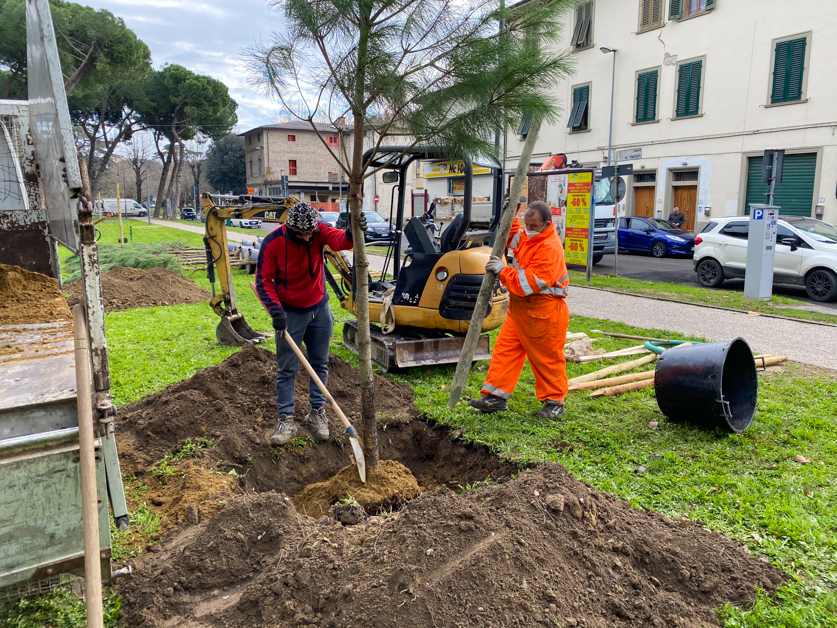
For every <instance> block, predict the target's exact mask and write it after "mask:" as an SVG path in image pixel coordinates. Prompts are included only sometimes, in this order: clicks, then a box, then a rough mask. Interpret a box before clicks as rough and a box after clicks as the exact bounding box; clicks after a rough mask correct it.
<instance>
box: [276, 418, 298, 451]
mask: <svg viewBox="0 0 837 628" xmlns="http://www.w3.org/2000/svg"><path fill="white" fill-rule="evenodd" d="M298 431H299V428H297V426H296V425H294V418H293V416H291V415H290V414H280V415H279V423H277V425H276V430H274V432H273V434H272V435H271V437H270V444H271V445H286V444H287V443H289V442H290V441H291V439H292V438H293V437H294V436H296V433H297V432H298Z"/></svg>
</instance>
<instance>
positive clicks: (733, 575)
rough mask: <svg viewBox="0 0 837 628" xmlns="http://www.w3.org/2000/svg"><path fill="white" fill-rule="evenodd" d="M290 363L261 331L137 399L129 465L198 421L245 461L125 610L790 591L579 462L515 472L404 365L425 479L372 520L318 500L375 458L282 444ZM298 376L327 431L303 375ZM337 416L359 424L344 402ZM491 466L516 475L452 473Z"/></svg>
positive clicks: (348, 370)
mask: <svg viewBox="0 0 837 628" xmlns="http://www.w3.org/2000/svg"><path fill="white" fill-rule="evenodd" d="M275 370H276V364H275V356H274V355H273V354H272V353H270V352H268V351H266V350H263V349H259V348H256V347H252V346H250V347H246V348H244V349H242V350H241V351H239V352H238V353H236V354H235V355H234V356H232V357H230V358H228V359H227V360H226V361H224V362H223V363H221V364H219V365H216V366H213V367H210V368H208V369H204V370H203V371H201V372H199V373H198V374H196V375H195V376H194V377H193V378H191V379H190V380H187V381H184V382H181V383H179V384H177V385H175V386H171V387H169V388H168V389H166V390H165V391H162V392H161V393H158V394H155V395H151V396H149V397H147V398H145V399H143V400H141V401H139V402H137V403H135V404H132V405H131V406H129V407H128V408H126V409H124V410H123V411H122V412H121V414H120V418H119V419H118V421H119V437H120V450H121V452H122V456H121V458H122V462H123V470H124V471H126V472H127V473H134V474H138V475H143V474H148V470H149V468H150V466H151V465H152V464H154V462H156V461H157V460H159V459H160V458H161V457H162V456H163V454H164V453H165V452H166V451H175V450H177V449H179V448H180V447H181V446H182V443H183V441H184V439H186V438H192V439H194V438H195V437H198V436H208V437H211V438H215V439H216V440H217V444H216V446H215V447H214V448H213V449H210V450H208V454H207V455H206V456H205V457H204V458H202V459H201V460H202V461H204V462H205V463H206V464H207V465H208V466H214V465H215V464H216V463H218V462H220V463H221V467H222V468H223V469H226V468H227V466H230V467H231V468H235V469H236V470H237V472H238V473H239V475H243V477H241V478H239V486H238V487H237V491H238V493H239V496H238V497H236V498H235V499H233V500H232V501H229V502H227V505H226V506H225V507H224V508H223V509H222V510H221V511H220V512H218V513H217V514H215V515H214V516H212V517H209V516H208V514H207V513H209V512H211V511H210V510H209V509H205V512H204V516H203V521H202V522H201V523H200V524H198V525H195V524H194V522H195V521H196V518H195V517H194V516H193V517H191V523H181V524H180V526H179V527H178V528H177V529H175V530H174V531H172V532H170V533H169V534H168V536H166V537H164V538H163V540H162V542H161V543H160V544H159V545H155V546H152V547H151V548H149V552H148V553H146V554H144V555H141V556H140V557H139V558H138V559H137V560H136V562H135V563H134V568H135V572H134V575H133V576H131V577H130V578H127V579H125V580H122V581H120V582H121V584H120V585H119V592H120V594H121V595H122V617H123V619H122V625H123V626H130V627H131V628H139V627H145V626H148V627H151V626H160V627H163V626H166V627H177V626H183V627H187V626H188V627H190V628H194V627H202V626H213V627H216V626H217V627H221V626H224V627H227V626H229V627H232V628H239V627H240V628H245V627H247V628H249V627H250V626H282V627H284V626H308V627H311V626H317V627H322V626H329V627H335V628H337V627H345V628H350V627H351V628H354V627H357V628H367V627H369V626H375V627H376V628H378V627H389V626H392V627H393V628H395V627H398V628H412V627H416V628H443V627H450V628H454V627H466V626H467V627H471V626H473V627H475V628H476V627H479V628H483V627H491V626H494V627H498V628H499V627H512V626H519V627H521V628H524V627H525V628H529V627H533V626H555V625H560V626H584V627H586V628H609V627H628V626H631V627H633V626H637V627H639V626H652V627H659V628H663V627H669V626H679V627H693V626H694V627H697V626H701V625H707V626H713V625H714V626H717V625H719V624H718V620H717V615H716V612H717V609H718V608H720V607H721V606H722V605H723V604H724V603H733V604H747V603H750V602H752V600H753V599H754V592H755V588H756V586H758V585H760V586H762V587H764V588H765V589H766V590H768V591H773V590H775V588H776V586H778V585H779V584H780V583H781V582H783V581H784V579H785V575H784V574H783V573H782V572H781V571H780V570H778V569H777V568H775V567H773V566H772V565H770V564H768V563H766V562H764V561H762V560H759V559H757V558H754V557H752V556H750V555H749V554H748V553H747V551H746V549H744V548H743V546H741V545H740V544H739V543H737V542H734V541H731V540H728V539H725V538H723V537H721V536H719V535H717V534H715V533H711V532H708V531H706V530H704V529H703V528H701V527H700V526H699V525H698V524H695V523H693V522H690V521H686V520H682V521H672V520H669V519H667V518H665V517H663V516H662V515H659V514H656V513H649V512H645V511H637V510H632V509H631V508H630V507H629V505H628V504H627V503H626V502H622V501H619V500H617V499H616V498H614V497H612V496H609V495H604V494H601V493H597V492H595V491H593V490H592V489H591V488H590V487H589V486H587V485H585V484H583V483H581V482H579V481H577V480H575V479H574V478H573V477H572V476H570V475H569V473H568V472H567V471H566V470H565V469H564V468H563V467H561V466H560V465H557V464H549V465H544V466H542V467H539V468H537V469H535V470H534V471H531V472H526V473H521V474H520V475H518V476H517V477H516V478H515V479H510V476H511V474H512V473H514V472H515V471H516V470H515V469H514V468H513V467H511V466H508V465H505V464H503V463H502V462H501V461H499V460H498V459H497V458H496V457H494V456H492V455H491V454H490V453H489V452H488V451H486V450H485V448H472V447H468V446H466V445H464V444H462V443H461V442H459V441H456V440H455V439H453V438H452V437H451V434H450V433H449V432H448V431H447V430H445V429H443V428H439V427H437V426H433V425H431V424H428V423H426V422H425V421H423V420H421V418H416V417H417V414H418V413H417V411H416V409H415V407H414V406H413V405H412V392H411V391H410V389H409V388H407V387H405V386H403V385H401V384H397V383H394V382H392V381H390V380H388V379H385V378H378V379H377V380H376V387H377V388H376V393H377V394H376V397H377V399H378V401H379V405H380V410H381V412H382V413H383V414H384V415H387V418H385V419H382V426H381V430H380V431H379V434H378V436H379V440H380V444H381V459H382V460H385V461H386V460H398V461H399V462H401V463H402V464H403V465H405V466H406V467H407V468H409V469H410V471H411V472H412V473H413V474H414V475H415V477H416V478H417V479H418V483H419V486H420V487H421V488H422V490H424V491H425V492H424V493H423V494H422V495H420V496H419V497H417V498H415V499H413V500H412V501H409V502H407V503H406V504H405V503H398V504H390V507H389V508H387V510H389V511H393V510H394V511H395V514H392V515H390V516H387V517H383V516H371V517H367V516H366V514H365V513H364V512H362V511H361V512H359V513H358V512H354V513H349V512H346V513H338V512H337V511H338V510H339V509H340V508H342V506H341V507H340V508H335V509H334V512H332V514H333V515H334V516H335V518H337V519H338V521H342V522H344V523H347V524H348V523H356V522H358V521H360V523H358V524H357V525H345V526H344V525H341V524H340V523H338V522H337V521H335V520H334V519H332V518H329V517H325V516H321V517H320V518H318V519H315V518H311V517H307V516H305V515H300V514H299V513H298V512H297V510H295V509H294V504H293V502H292V500H291V498H292V497H295V496H297V494H298V493H299V492H300V491H302V489H304V488H305V487H306V486H308V485H311V484H313V483H315V482H322V481H324V480H328V479H329V478H331V477H332V476H334V475H335V474H337V473H338V471H340V470H341V469H343V470H344V474H347V477H348V476H351V475H352V474H354V473H356V471H355V470H354V467H353V465H350V464H349V458H348V446H347V445H346V444H345V443H344V442H342V441H341V440H339V439H334V438H333V440H331V441H329V442H326V443H320V444H314V441H313V440H310V439H309V440H307V441H299V442H297V443H296V446H286V447H285V448H270V447H268V445H267V437H268V435H269V434H270V432H271V431H272V429H273V427H274V421H275V415H276V408H275V402H274V400H273V396H274V393H273V386H274V383H273V378H274V376H275ZM330 370H331V374H330V378H329V389H330V390H331V392H332V394H333V395H334V396H335V398H336V399H337V400H338V403H340V405H341V407H343V408H344V411H345V412H346V414H347V415H349V416H350V418H353V419H354V418H356V417H357V413H358V411H359V408H360V391H359V388H358V386H357V383H356V382H357V371H356V370H355V369H354V368H353V367H351V366H350V365H349V364H347V363H346V362H344V361H343V360H341V359H339V358H337V357H334V356H332V358H331V361H330ZM296 391H297V413H296V418H297V419H298V420H299V423H298V425H299V426H300V435H302V436H305V437H308V436H309V435H308V433H307V431H306V430H305V428H304V422H303V421H301V418H302V416H303V415H304V414H305V412H306V411H307V409H308V403H307V402H308V399H307V396H308V394H307V393H308V383H307V378H306V377H303V375H302V374H300V375H299V377H298V379H297V384H296ZM384 424H386V429H384V427H383V425H384ZM331 427H332V434H333V435H336V434H341V433H342V429H341V428H339V427H338V424H337V421H336V419H334V418H332V423H331ZM225 465H226V466H225ZM347 465H349V466H347ZM489 476H490V477H492V478H494V480H496V481H497V482H499V484H498V483H494V485H490V486H488V487H487V488H484V489H482V490H478V491H468V492H466V493H464V494H462V493H461V491H459V490H449V489H448V488H445V487H453V488H458V487H459V486H460V485H464V484H466V483H469V484H470V483H473V482H475V481H478V480H485V479H486V478H487V477H489ZM155 480H156V478H154V477H153V476H150V474H148V476H147V481H148V482H149V483H152V482H154V481H155ZM489 484H490V483H489ZM158 499H159V500H160V501H165V496H164V495H163V496H160V497H159V498H158ZM337 499H339V497H337V496H336V495H332V496H329V497H327V498H326V501H332V500H333V501H334V502H336V500H337ZM173 500H174V496H172V501H173ZM178 503H180V504H181V505H183V504H184V502H183V501H182V500H180V501H179V502H178ZM324 503H325V502H324ZM150 506H151V507H154V505H153V504H150ZM199 507H200V505H199V504H197V505H193V508H192V509H191V510H192V512H193V513H194V511H195V508H199ZM178 508H180V506H179V507H178ZM373 512H375V511H374V510H373ZM342 515H346V516H345V517H344V516H342ZM349 515H351V516H349ZM177 519H179V520H185V521H190V517H189V514H188V512H184V513H179V514H177Z"/></svg>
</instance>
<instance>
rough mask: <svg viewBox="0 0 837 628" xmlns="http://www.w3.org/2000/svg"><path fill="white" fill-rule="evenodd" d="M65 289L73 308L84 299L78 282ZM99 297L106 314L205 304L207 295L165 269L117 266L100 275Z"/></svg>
mask: <svg viewBox="0 0 837 628" xmlns="http://www.w3.org/2000/svg"><path fill="white" fill-rule="evenodd" d="M64 290H65V291H66V292H68V293H70V294H71V295H72V296H70V297H67V303H69V304H70V305H71V306H72V305H75V304H76V303H78V302H79V301H81V300H82V299H83V298H84V286H83V285H82V282H81V279H79V280H77V281H74V282H72V283H68V284H67V285H66V286H64ZM102 298H103V300H104V302H105V312H120V311H122V310H128V309H130V308H134V307H154V306H157V305H182V304H184V303H204V302H206V303H208V302H209V299H210V298H212V297H211V295H210V294H209V292H207V291H206V290H204V289H203V288H201V287H200V286H198V285H197V284H195V283H194V282H192V281H189V280H188V279H186V278H185V277H181V276H180V275H178V274H177V273H176V272H174V271H173V270H170V269H168V268H149V269H148V270H143V269H140V268H126V267H124V266H116V267H115V268H112V269H111V270H108V271H105V272H103V273H102Z"/></svg>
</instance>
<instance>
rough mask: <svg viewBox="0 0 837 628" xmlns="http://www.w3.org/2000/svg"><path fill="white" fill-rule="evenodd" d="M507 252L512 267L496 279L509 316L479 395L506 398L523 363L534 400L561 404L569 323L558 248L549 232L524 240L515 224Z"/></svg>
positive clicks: (566, 281)
mask: <svg viewBox="0 0 837 628" xmlns="http://www.w3.org/2000/svg"><path fill="white" fill-rule="evenodd" d="M507 247H508V248H511V249H512V251H513V254H512V255H513V266H507V267H506V268H504V269H503V270H502V271H500V276H499V279H500V283H502V284H503V285H504V286H505V287H506V288H507V289H508V291H509V310H508V314H507V316H506V320H505V321H504V322H503V326H502V328H501V329H500V333H499V334H498V335H497V340H496V341H495V342H494V351H493V352H492V355H491V365H490V366H489V368H488V375H487V376H486V378H485V384H483V387H482V393H483V394H490V395H495V396H497V397H501V398H503V399H508V398H509V397H511V394H512V392H514V387H515V386H516V385H517V380H518V379H519V378H520V372H521V371H522V370H523V364H524V363H525V362H526V358H527V357H528V358H529V364H530V365H531V366H532V371H533V372H534V374H535V392H536V393H537V396H538V399H539V400H540V401H541V402H550V403H561V402H563V401H564V397H566V395H567V371H566V366H567V361H566V360H565V359H564V343H565V342H566V341H567V326H568V325H569V322H570V311H569V309H568V308H567V304H566V303H565V301H564V297H565V296H566V294H567V287H568V285H569V283H570V279H569V275H568V274H567V264H566V262H565V261H564V247H563V245H562V244H561V240H560V238H559V237H558V234H557V233H556V232H555V229H553V228H549V229H547V230H546V231H545V232H544V233H540V234H538V235H537V236H535V237H534V238H532V239H531V240H530V239H529V238H528V237H527V235H526V232H525V231H524V230H523V229H521V225H520V221H519V220H518V219H517V218H515V219H514V222H513V223H512V229H511V234H510V235H509V240H508V243H507Z"/></svg>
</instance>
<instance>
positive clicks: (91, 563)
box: [73, 304, 110, 628]
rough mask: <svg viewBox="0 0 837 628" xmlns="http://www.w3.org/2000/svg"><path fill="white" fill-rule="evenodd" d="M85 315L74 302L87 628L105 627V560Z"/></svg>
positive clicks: (82, 307)
mask: <svg viewBox="0 0 837 628" xmlns="http://www.w3.org/2000/svg"><path fill="white" fill-rule="evenodd" d="M86 318H87V317H86V316H85V313H84V306H83V305H81V304H77V305H75V306H73V336H74V341H75V343H74V344H75V358H76V396H77V403H78V445H79V449H78V451H79V467H80V469H79V470H80V472H81V517H82V526H83V530H84V603H85V606H86V607H87V626H88V628H103V627H104V625H105V623H104V613H103V611H102V563H101V558H100V557H99V506H98V504H99V496H98V493H97V490H96V451H95V447H94V444H93V441H94V440H95V438H96V433H95V430H94V429H93V391H92V385H91V381H90V349H89V346H88V340H87V320H86ZM108 576H110V574H108Z"/></svg>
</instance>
